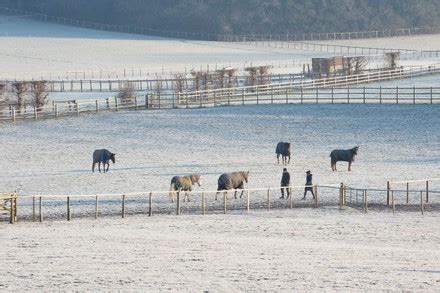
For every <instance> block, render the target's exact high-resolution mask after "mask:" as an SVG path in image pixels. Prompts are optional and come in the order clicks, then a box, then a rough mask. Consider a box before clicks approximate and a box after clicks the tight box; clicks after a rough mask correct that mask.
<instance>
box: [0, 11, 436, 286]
mask: <svg viewBox="0 0 440 293" xmlns="http://www.w3.org/2000/svg"><path fill="white" fill-rule="evenodd" d="M423 38H425V39H423ZM432 38H435V40H434V39H432ZM422 39H423V40H427V41H426V44H425V45H423V46H422V44H424V41H423V40H422ZM405 40H406V41H407V42H408V43H405ZM437 40H438V36H418V37H414V38H405V39H402V43H399V42H400V38H392V39H390V40H387V39H380V40H378V41H375V40H368V44H369V46H378V47H384V46H386V44H387V42H391V43H390V45H391V44H393V43H392V42H394V45H396V46H397V47H402V48H412V47H411V46H422V47H420V48H423V49H427V48H428V46H432V48H431V47H429V48H430V49H436V48H434V47H435V46H436V44H438V42H437ZM353 42H360V44H359V45H361V42H362V41H353ZM436 42H437V43H436ZM338 43H341V42H339V41H338ZM413 43H420V44H418V45H417V44H413ZM350 44H352V45H354V44H355V43H350ZM356 44H357V43H356ZM0 52H1V53H0V65H1V67H2V68H8V71H7V72H5V73H3V74H2V76H0V78H14V77H18V76H41V75H47V74H49V75H53V76H56V75H61V74H64V73H67V72H75V71H77V72H82V71H92V70H95V71H96V70H98V71H99V70H104V71H106V72H110V71H116V70H119V69H121V68H136V69H139V68H144V69H150V70H151V72H157V71H158V70H159V71H160V70H161V68H162V67H164V68H177V69H178V70H183V69H184V68H185V67H187V68H190V67H191V66H206V64H216V63H218V64H224V65H228V64H250V62H282V61H285V60H293V59H295V60H296V59H298V60H302V59H304V58H308V59H310V58H311V57H312V56H313V57H317V54H316V53H313V52H295V51H291V50H288V49H286V48H267V47H252V48H251V47H249V46H248V45H240V44H221V43H213V42H193V41H180V40H169V39H160V38H150V37H140V36H133V35H125V34H114V33H106V32H97V31H90V30H82V29H78V28H69V27H64V26H56V25H52V24H41V23H35V22H30V21H27V20H24V19H19V18H10V17H0ZM437 83H438V77H436V76H432V77H424V78H421V79H411V80H405V81H396V82H386V83H381V84H380V85H382V86H396V85H399V86H413V85H415V86H437ZM439 110H440V107H439V106H438V105H416V106H413V105H337V106H334V105H260V106H243V107H219V108H202V109H180V110H179V109H172V110H148V111H120V112H118V113H100V114H93V115H82V116H79V117H69V118H60V119H48V120H38V121H19V122H17V123H16V124H12V123H9V122H7V123H0V142H1V143H0V162H1V163H0V191H1V192H12V191H17V192H18V193H19V195H20V196H25V195H36V194H43V195H84V194H104V193H106V194H108V193H130V192H145V194H148V192H149V191H166V190H167V189H168V188H169V183H170V179H171V177H172V176H174V175H186V174H191V173H199V174H201V175H202V182H203V185H202V186H201V187H196V188H195V191H196V192H198V194H200V192H201V191H209V190H213V189H216V184H217V178H218V176H219V175H220V174H222V173H223V172H233V171H238V170H245V171H249V172H250V178H249V184H248V187H249V188H268V187H277V186H279V181H280V179H281V172H282V168H283V167H282V166H281V165H278V164H277V163H276V157H275V146H276V144H277V142H279V141H288V142H291V143H292V161H291V164H290V165H289V166H287V168H288V170H289V172H290V174H291V176H292V184H293V185H302V184H304V183H305V182H304V181H305V171H307V170H311V171H312V173H313V174H314V183H315V184H319V185H326V184H335V185H338V184H340V183H341V182H343V183H345V184H347V185H349V186H352V187H358V188H380V189H385V188H386V181H387V180H406V179H421V178H433V177H440V116H439V115H438V113H439ZM355 145H358V146H360V151H359V155H358V156H357V157H356V160H355V162H354V163H353V166H352V169H353V171H352V172H347V164H346V163H340V164H339V165H338V170H339V171H338V172H332V171H331V168H330V158H329V154H330V152H331V150H333V149H335V148H344V149H348V148H352V147H353V146H355ZM98 148H108V149H109V150H111V151H112V152H115V153H116V164H115V165H111V166H110V171H109V172H108V173H106V174H103V173H98V172H95V173H92V172H91V165H92V152H93V150H94V149H98ZM393 187H395V186H393ZM396 188H404V186H396ZM411 188H414V189H417V190H421V189H423V188H424V184H414V185H413V186H411ZM431 189H433V190H440V182H436V183H434V182H433V183H432V185H431ZM319 195H320V197H319V198H320V199H322V200H326V201H327V202H329V203H332V204H330V205H324V204H322V205H321V206H320V207H319V208H318V209H312V208H310V206H311V205H312V203H311V201H310V197H309V198H308V200H307V201H301V200H300V198H301V197H302V190H299V189H295V190H294V194H293V197H294V203H295V208H294V209H293V210H289V209H286V208H285V202H282V201H280V200H278V196H279V194H278V191H277V192H276V193H275V194H273V195H272V196H273V198H275V199H276V200H277V201H275V202H274V203H273V204H274V208H275V209H274V210H272V211H264V210H262V209H260V210H252V211H251V212H250V213H249V214H246V212H245V211H244V209H243V206H244V202H243V200H242V199H238V200H234V199H233V198H231V197H230V203H231V206H233V205H234V204H235V205H236V206H239V207H241V208H240V209H236V210H234V211H229V213H228V215H220V214H219V211H217V212H213V211H212V210H210V211H209V213H208V215H206V216H202V215H200V209H198V210H195V205H199V204H200V202H199V201H198V200H197V198H194V199H193V201H192V202H191V203H182V209H183V214H184V215H182V216H180V217H177V216H172V215H171V214H172V213H173V210H172V208H173V206H170V205H171V204H169V206H168V208H169V209H168V210H166V211H168V212H163V213H159V212H158V210H157V208H158V204H164V203H165V202H168V203H169V199H168V198H167V197H166V195H163V194H162V195H161V197H160V198H159V199H156V198H155V199H154V204H155V209H156V210H155V213H156V214H155V215H154V216H153V217H147V216H146V213H145V211H146V197H145V196H144V197H143V198H142V199H141V200H138V201H136V200H132V201H131V202H127V217H126V218H125V219H120V198H118V199H117V200H116V199H115V200H113V202H111V201H110V200H109V201H108V202H107V203H105V202H104V203H101V204H102V206H100V207H101V210H100V212H101V213H102V214H100V216H102V217H100V219H98V220H94V219H93V203H91V204H90V203H89V204H88V205H86V207H87V209H88V210H87V212H85V211H84V210H85V208H84V206H85V205H80V202H75V201H74V202H73V204H72V213H73V219H72V221H71V222H67V221H65V220H64V219H65V205H63V204H65V201H64V198H63V201H64V202H63V203H62V204H60V205H58V204H52V205H51V204H49V203H48V202H47V201H46V202H45V203H44V204H45V205H44V208H43V209H44V212H45V218H44V219H45V221H44V222H43V223H32V222H29V221H28V220H29V219H30V218H29V215H30V212H31V206H30V205H29V202H27V203H26V204H27V205H25V206H19V216H21V217H23V216H26V219H23V218H22V221H19V222H18V223H17V224H15V225H7V224H5V223H4V222H0V235H1V237H0V245H1V246H2V247H3V249H2V252H1V253H0V262H1V264H2V274H0V291H2V290H35V289H37V290H38V289H39V290H57V289H64V290H96V289H100V290H106V289H113V290H115V289H116V290H118V289H119V290H145V289H150V290H161V291H162V290H172V291H177V290H179V291H202V290H203V291H205V290H206V291H263V290H269V291H291V290H295V289H296V290H327V291H353V290H367V291H373V290H374V291H376V290H381V291H386V290H392V291H419V290H420V291H433V292H435V291H439V290H440V267H439V263H440V246H439V245H440V234H439V231H440V224H439V223H440V222H439V217H440V211H439V210H438V208H437V209H432V208H431V209H428V212H427V213H425V215H424V216H422V215H420V213H419V212H418V211H417V212H416V211H412V210H411V211H407V210H404V209H400V208H398V209H397V213H396V214H394V215H393V214H392V213H391V212H390V211H383V210H382V211H378V210H372V211H370V212H369V213H368V214H364V213H362V212H361V211H359V210H355V209H351V208H346V209H344V210H343V211H339V209H338V207H337V202H338V191H335V192H334V193H333V192H328V191H327V192H323V191H321V192H320V194H319ZM256 196H259V198H258V199H259V200H261V202H262V204H258V203H257V204H256V207H260V208H261V207H263V208H264V204H263V203H264V200H265V196H266V195H265V193H264V192H263V193H262V194H257V195H254V194H253V195H252V200H254V199H256ZM370 196H371V197H373V196H376V198H375V199H374V198H373V199H374V200H378V201H380V203H383V200H384V194H383V192H382V193H377V194H370ZM399 196H401V195H399ZM430 196H431V197H430V198H431V201H432V202H435V203H437V207H438V206H439V205H438V204H439V203H440V198H439V196H440V194H438V193H437V194H436V193H433V194H431V195H430ZM207 200H208V206H209V208H212V205H213V204H214V202H215V201H214V199H213V198H212V196H211V197H210V198H208V199H207ZM397 200H398V201H399V202H398V204H402V202H401V200H402V198H401V197H397ZM417 200H418V197H417V198H415V199H413V198H412V199H411V201H412V203H414V201H415V203H417ZM218 205H220V208H221V203H218ZM282 205H284V206H282ZM199 207H200V205H199ZM253 207H255V202H254V206H253ZM194 210H195V212H191V211H194ZM139 211H142V213H140V212H139ZM220 211H221V209H220ZM106 213H107V215H106ZM54 214H55V216H54ZM48 215H50V216H48ZM6 219H7V217H5V216H2V217H0V221H1V220H6ZM54 219H55V220H54ZM61 219H63V220H61ZM24 220H26V221H24Z"/></svg>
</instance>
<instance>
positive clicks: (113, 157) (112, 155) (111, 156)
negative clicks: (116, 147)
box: [110, 153, 116, 164]
mask: <svg viewBox="0 0 440 293" xmlns="http://www.w3.org/2000/svg"><path fill="white" fill-rule="evenodd" d="M110 160H112V162H113V164H114V163H115V162H116V159H115V154H114V153H112V154H111V155H110Z"/></svg>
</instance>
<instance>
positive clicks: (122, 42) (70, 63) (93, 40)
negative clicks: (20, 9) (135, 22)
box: [0, 16, 309, 79]
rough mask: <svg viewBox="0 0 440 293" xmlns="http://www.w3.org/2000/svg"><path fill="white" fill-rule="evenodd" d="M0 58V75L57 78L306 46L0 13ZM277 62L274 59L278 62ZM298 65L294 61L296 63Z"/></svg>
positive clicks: (270, 54)
mask: <svg viewBox="0 0 440 293" xmlns="http://www.w3.org/2000/svg"><path fill="white" fill-rule="evenodd" d="M0 40H1V41H0V64H2V68H7V69H8V70H7V72H2V73H1V74H0V78H10V79H12V78H22V77H26V78H29V77H35V78H40V77H41V76H43V77H44V78H49V77H50V76H51V77H52V78H56V77H58V76H61V77H62V76H63V75H65V74H66V73H67V72H79V75H78V77H81V75H82V73H83V72H86V73H87V74H88V72H90V71H95V78H97V77H98V76H99V74H100V70H102V71H103V72H104V73H103V74H104V78H105V75H106V73H113V72H114V71H117V72H119V74H121V72H122V70H121V69H124V68H125V69H126V70H127V71H126V73H127V74H128V75H130V74H131V73H133V72H132V69H133V71H134V73H133V74H138V72H139V71H140V70H141V71H142V72H143V74H145V72H149V73H151V74H153V73H158V74H162V68H163V70H164V73H165V74H168V73H169V71H170V70H171V71H172V72H176V71H184V70H185V68H186V69H187V71H189V70H190V69H192V68H194V69H195V70H199V69H200V66H202V67H203V68H204V69H206V66H207V64H210V65H211V68H210V69H211V70H213V69H215V65H216V64H218V67H219V68H222V66H229V65H232V66H237V65H238V66H240V67H243V66H245V65H246V66H250V64H251V62H263V63H264V62H267V64H271V65H272V64H274V63H275V64H277V62H276V61H281V60H282V61H285V62H288V63H289V64H291V63H292V60H294V59H304V58H306V57H307V56H309V54H308V53H307V52H292V51H290V52H288V51H284V52H281V51H277V50H272V49H268V48H265V47H261V48H254V47H246V46H241V45H239V44H222V43H217V42H202V41H188V40H175V39H164V38H155V37H143V36H134V35H128V34H127V35H126V34H114V33H110V32H103V31H93V30H84V29H80V28H72V27H66V26H61V25H54V24H46V23H40V22H34V21H30V20H25V19H17V18H11V17H4V16H0ZM278 65H279V64H278ZM297 66H299V63H298V64H297ZM112 77H113V78H114V77H115V76H114V75H113V74H112Z"/></svg>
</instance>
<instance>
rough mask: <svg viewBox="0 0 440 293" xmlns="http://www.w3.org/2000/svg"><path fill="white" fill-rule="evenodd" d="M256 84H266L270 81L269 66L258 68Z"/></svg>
mask: <svg viewBox="0 0 440 293" xmlns="http://www.w3.org/2000/svg"><path fill="white" fill-rule="evenodd" d="M257 71H258V84H259V85H263V84H268V83H270V82H271V80H272V74H271V73H270V66H267V65H266V66H258V68H257Z"/></svg>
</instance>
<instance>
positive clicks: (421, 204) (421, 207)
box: [420, 191, 424, 215]
mask: <svg viewBox="0 0 440 293" xmlns="http://www.w3.org/2000/svg"><path fill="white" fill-rule="evenodd" d="M420 210H421V212H422V215H423V213H424V208H423V191H420Z"/></svg>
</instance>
